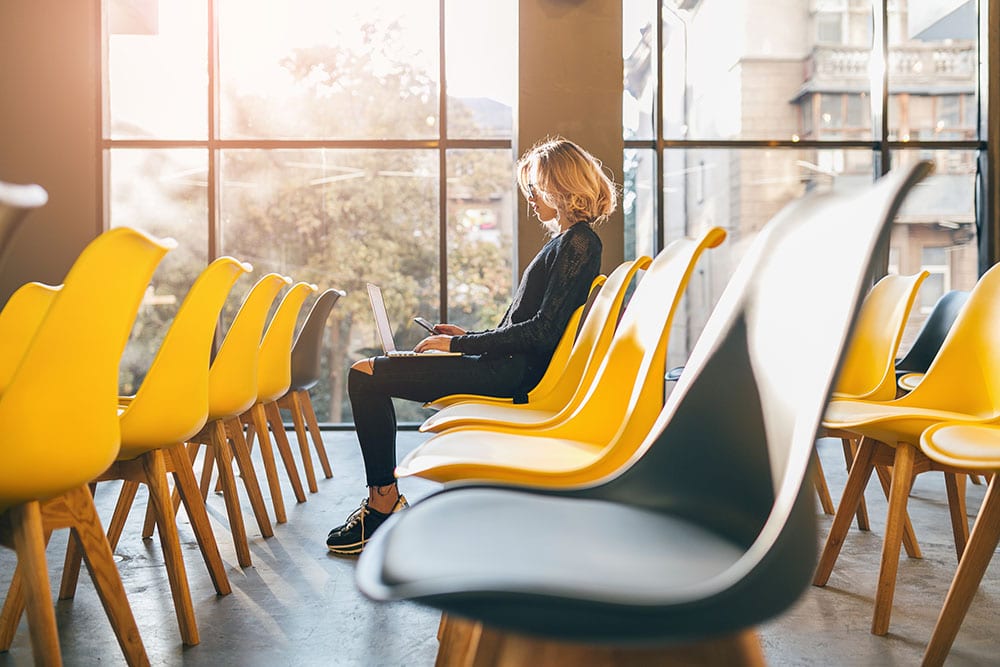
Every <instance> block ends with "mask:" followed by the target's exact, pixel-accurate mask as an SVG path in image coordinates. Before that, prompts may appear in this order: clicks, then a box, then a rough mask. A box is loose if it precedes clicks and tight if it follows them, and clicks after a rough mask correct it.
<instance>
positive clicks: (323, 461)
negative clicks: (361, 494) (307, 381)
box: [295, 391, 333, 479]
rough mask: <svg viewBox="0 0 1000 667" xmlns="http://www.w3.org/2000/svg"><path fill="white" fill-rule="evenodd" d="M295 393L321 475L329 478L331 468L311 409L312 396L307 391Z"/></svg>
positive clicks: (331, 473)
mask: <svg viewBox="0 0 1000 667" xmlns="http://www.w3.org/2000/svg"><path fill="white" fill-rule="evenodd" d="M295 394H296V396H297V398H298V399H299V406H300V407H301V408H302V414H303V415H305V418H306V426H308V427H309V435H311V436H312V441H313V448H314V449H315V450H316V455H317V456H319V464H320V466H322V468H323V475H324V476H325V477H326V478H327V479H330V478H331V477H333V468H331V467H330V459H329V458H328V457H327V455H326V447H325V446H324V445H323V435H322V434H321V433H320V431H319V422H317V421H316V411H315V410H313V404H312V398H310V396H309V392H308V391H301V392H295ZM300 394H301V395H300Z"/></svg>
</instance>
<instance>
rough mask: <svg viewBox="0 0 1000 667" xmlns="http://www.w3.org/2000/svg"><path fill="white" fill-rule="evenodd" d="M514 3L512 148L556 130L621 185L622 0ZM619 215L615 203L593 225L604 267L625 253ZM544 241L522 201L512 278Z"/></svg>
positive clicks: (525, 0)
mask: <svg viewBox="0 0 1000 667" xmlns="http://www.w3.org/2000/svg"><path fill="white" fill-rule="evenodd" d="M518 7H519V16H518V47H517V48H518V95H517V109H516V110H515V129H514V146H515V153H516V154H517V155H518V156H520V155H522V154H523V153H524V152H525V151H526V150H528V149H529V148H530V147H531V146H532V145H533V144H534V143H535V142H537V141H538V140H539V139H542V138H544V137H546V136H548V135H556V134H558V135H562V136H564V137H566V138H567V139H571V140H572V141H575V142H576V143H578V144H580V145H581V146H583V147H584V148H586V149H587V150H588V151H590V152H591V153H593V154H594V155H595V156H596V157H597V158H598V159H599V160H601V161H602V162H603V163H604V166H605V168H606V170H608V171H609V173H610V174H612V175H613V177H614V180H615V182H616V183H617V184H619V185H621V183H622V164H623V157H622V155H623V151H624V142H623V140H622V88H623V84H622V0H519V4H518ZM619 194H620V193H619ZM623 221H624V218H623V216H622V212H621V206H619V207H618V210H616V211H615V213H614V215H613V216H611V218H610V219H609V220H608V221H607V222H605V223H604V224H603V225H601V226H600V227H598V228H597V231H598V234H600V236H601V240H602V241H603V243H604V258H603V259H604V262H603V270H604V271H605V272H609V271H611V270H613V269H614V267H615V266H617V265H618V264H619V263H621V262H622V260H623V259H624V235H623V231H622V230H623ZM544 241H545V235H544V232H543V231H542V228H541V226H540V225H539V224H538V221H537V220H535V219H534V218H533V217H532V216H531V212H530V210H529V209H528V208H527V206H525V205H524V201H523V199H522V200H521V202H520V205H519V207H518V216H517V268H518V276H516V277H515V282H516V280H517V278H518V277H520V273H521V271H523V270H524V267H525V266H527V264H528V262H529V261H531V258H532V257H534V256H535V254H536V253H537V252H538V249H539V248H541V246H542V244H543V243H544Z"/></svg>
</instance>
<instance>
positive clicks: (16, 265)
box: [0, 0, 102, 304]
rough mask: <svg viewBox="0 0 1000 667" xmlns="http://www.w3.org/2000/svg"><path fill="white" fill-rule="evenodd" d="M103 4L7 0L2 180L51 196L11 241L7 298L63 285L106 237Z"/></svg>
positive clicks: (2, 285) (0, 19)
mask: <svg viewBox="0 0 1000 667" xmlns="http://www.w3.org/2000/svg"><path fill="white" fill-rule="evenodd" d="M100 17H101V3H100V0H74V1H73V2H65V1H64V0H12V1H10V0H4V1H3V2H0V63H2V66H0V180H3V181H7V182H12V183H38V184H39V185H41V186H42V187H44V188H45V189H46V190H47V191H48V193H49V201H48V203H47V204H45V206H43V207H41V208H39V209H36V210H35V211H32V212H31V213H30V214H29V215H28V217H27V219H26V220H25V222H24V224H23V225H22V227H21V229H20V230H19V231H18V232H17V234H16V235H15V237H14V239H13V240H12V243H11V253H10V254H9V255H8V258H7V260H6V266H5V268H4V271H3V274H2V275H0V304H2V303H6V301H7V298H8V297H9V296H10V293H11V292H12V291H13V290H14V289H15V288H16V287H17V286H19V285H21V284H22V283H24V282H27V281H31V280H39V281H42V282H47V283H59V282H62V279H63V278H64V277H65V275H66V271H67V270H68V269H69V267H70V266H71V265H72V263H73V261H74V260H75V259H76V257H77V255H78V254H79V253H80V251H81V250H82V249H83V247H84V246H85V245H86V244H87V243H88V242H89V241H90V240H91V239H93V238H94V237H95V236H97V234H99V233H100V231H101V227H102V222H101V193H100V191H99V188H100V187H101V185H100V184H101V180H100V178H99V176H100V170H101V166H100V165H101V162H100V159H101V156H100V138H101V136H100V135H101V129H100V128H101V125H100V88H101V87H100V71H101V68H100V53H101V51H100V20H101V19H100Z"/></svg>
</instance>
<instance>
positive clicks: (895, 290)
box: [813, 271, 929, 558]
mask: <svg viewBox="0 0 1000 667" xmlns="http://www.w3.org/2000/svg"><path fill="white" fill-rule="evenodd" d="M928 275H929V274H928V273H927V271H921V272H920V273H917V274H914V275H912V276H899V275H888V276H885V277H883V278H882V279H881V280H879V281H878V282H877V283H876V284H875V286H874V287H872V288H871V290H870V291H869V292H868V295H867V296H866V297H865V300H864V301H863V302H862V304H861V310H860V312H859V313H858V319H857V321H856V323H855V325H854V328H853V330H852V332H851V338H850V342H849V343H848V347H847V353H846V356H845V357H844V363H843V365H842V366H841V369H840V372H839V374H838V375H837V382H836V384H835V385H834V390H833V398H856V399H859V400H869V401H889V400H892V399H893V398H895V397H896V367H895V359H896V353H897V352H898V351H899V344H900V341H902V339H903V331H904V329H905V328H906V321H907V319H908V318H909V315H910V311H911V310H912V309H913V303H914V301H915V300H916V298H917V291H918V290H919V289H920V285H921V284H922V283H923V282H924V279H925V278H927V276H928ZM819 437H821V438H822V437H835V438H840V441H841V444H842V446H843V450H844V462H845V463H846V464H847V469H848V470H850V469H851V463H852V462H853V461H854V451H855V449H856V448H857V443H856V442H855V440H856V438H855V436H854V435H853V434H851V433H838V432H833V431H829V430H825V429H820V433H819ZM813 465H814V473H813V482H814V484H815V485H816V492H817V493H818V495H819V499H820V504H821V505H822V507H823V511H824V512H825V513H827V514H833V513H834V508H833V501H832V500H831V498H830V491H829V488H828V487H827V484H826V479H825V477H824V475H823V467H822V464H821V463H820V460H819V457H818V456H814V457H813ZM877 473H878V478H879V482H880V483H881V485H882V489H883V491H884V492H885V493H886V496H887V497H888V493H889V477H888V472H887V471H886V470H885V469H884V468H878V470H877ZM856 516H857V522H858V528H860V529H861V530H868V529H869V524H868V509H867V507H866V506H865V501H864V498H862V499H861V502H860V503H859V504H858V511H857V513H856ZM905 525H906V528H905V531H904V540H903V543H904V545H905V546H906V551H907V553H908V554H909V555H910V557H912V558H919V557H920V549H919V547H918V546H917V541H916V538H915V537H914V536H913V528H912V527H911V526H910V521H909V518H907V519H906V521H905Z"/></svg>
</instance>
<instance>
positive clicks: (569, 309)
mask: <svg viewBox="0 0 1000 667" xmlns="http://www.w3.org/2000/svg"><path fill="white" fill-rule="evenodd" d="M601 249H602V246H601V239H600V237H598V236H597V234H596V233H595V232H594V230H593V229H592V228H591V226H590V224H589V223H586V222H580V223H577V224H575V225H573V226H572V227H570V228H569V229H567V230H566V231H565V232H563V233H562V234H560V235H559V236H556V237H554V238H552V239H550V240H549V241H548V242H547V243H546V244H545V246H544V247H542V249H541V250H540V251H539V253H538V254H537V255H535V258H534V259H532V260H531V263H530V264H528V267H527V268H526V269H525V270H524V274H523V275H522V276H521V282H520V283H519V284H518V286H517V292H516V293H515V294H514V301H513V302H511V304H510V306H509V307H508V308H507V313H506V314H505V315H504V316H503V320H501V322H500V324H499V325H498V326H497V327H496V328H495V329H490V330H487V331H482V332H473V333H468V334H465V335H463V336H455V337H454V338H452V339H451V349H452V350H453V351H455V352H463V353H465V354H487V353H488V354H491V355H492V354H518V353H520V354H525V355H526V356H527V357H528V365H529V367H530V368H532V369H534V370H535V371H536V372H535V373H532V375H537V377H536V378H534V379H535V381H537V379H538V378H540V377H541V374H542V373H544V372H545V369H546V367H548V365H549V360H550V359H551V358H552V353H553V352H554V351H555V349H556V345H557V344H558V343H559V339H560V337H562V334H563V331H565V329H566V325H567V324H568V323H569V318H570V316H572V314H573V311H574V310H576V309H577V308H578V307H579V306H581V305H582V304H583V303H585V302H586V300H587V296H588V295H589V294H590V285H591V283H593V281H594V278H596V277H597V274H598V272H599V271H600V269H601Z"/></svg>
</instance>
